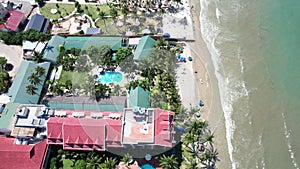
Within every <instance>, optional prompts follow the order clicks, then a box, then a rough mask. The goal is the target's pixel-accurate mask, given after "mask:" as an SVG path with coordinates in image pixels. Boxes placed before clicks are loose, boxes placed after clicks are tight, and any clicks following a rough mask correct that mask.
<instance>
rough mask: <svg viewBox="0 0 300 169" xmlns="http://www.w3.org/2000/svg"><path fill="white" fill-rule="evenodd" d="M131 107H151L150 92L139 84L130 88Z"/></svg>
mask: <svg viewBox="0 0 300 169" xmlns="http://www.w3.org/2000/svg"><path fill="white" fill-rule="evenodd" d="M129 107H131V108H133V107H144V108H149V107H150V92H149V91H148V90H146V89H143V88H142V87H140V86H137V87H136V88H135V89H131V90H130V95H129Z"/></svg>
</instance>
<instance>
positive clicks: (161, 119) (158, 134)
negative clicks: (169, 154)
mask: <svg viewBox="0 0 300 169" xmlns="http://www.w3.org/2000/svg"><path fill="white" fill-rule="evenodd" d="M170 116H174V113H173V112H169V111H165V110H161V109H156V110H155V113H154V119H155V122H154V126H155V128H154V144H156V145H161V146H167V147H172V141H173V138H172V131H171V129H172V128H171V127H170V126H171V123H170V121H169V120H170Z"/></svg>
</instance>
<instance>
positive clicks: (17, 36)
mask: <svg viewBox="0 0 300 169" xmlns="http://www.w3.org/2000/svg"><path fill="white" fill-rule="evenodd" d="M50 38H51V35H48V34H44V33H41V32H39V31H36V30H27V31H23V32H0V39H1V40H2V41H3V42H4V43H5V44H7V45H22V42H23V40H28V41H31V42H34V41H41V42H44V41H47V40H50Z"/></svg>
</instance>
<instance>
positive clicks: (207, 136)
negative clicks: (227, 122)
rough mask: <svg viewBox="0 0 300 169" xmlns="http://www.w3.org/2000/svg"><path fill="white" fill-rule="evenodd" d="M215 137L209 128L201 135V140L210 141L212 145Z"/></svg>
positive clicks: (202, 141)
mask: <svg viewBox="0 0 300 169" xmlns="http://www.w3.org/2000/svg"><path fill="white" fill-rule="evenodd" d="M213 138H214V134H213V133H211V132H210V131H209V130H208V131H207V132H205V133H204V134H203V135H202V136H201V137H200V142H201V144H204V143H209V144H210V145H212V143H213Z"/></svg>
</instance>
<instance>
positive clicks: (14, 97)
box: [8, 60, 50, 104]
mask: <svg viewBox="0 0 300 169" xmlns="http://www.w3.org/2000/svg"><path fill="white" fill-rule="evenodd" d="M38 66H39V67H42V68H44V69H45V73H46V74H45V75H43V76H41V77H39V80H40V83H39V84H38V85H36V89H37V90H36V91H35V94H32V95H31V94H28V93H27V91H26V86H28V85H30V84H31V83H30V81H29V80H28V77H29V76H30V75H32V74H33V73H34V72H35V68H37V67H38ZM49 68H50V63H49V62H43V63H35V62H33V61H25V60H24V61H22V63H21V66H20V67H19V70H18V72H17V74H16V76H15V78H14V81H13V84H12V85H11V87H10V89H9V91H8V96H10V97H11V98H10V101H11V102H13V103H21V104H37V103H39V99H40V95H41V92H42V89H43V86H44V83H45V81H46V77H47V73H48V71H49Z"/></svg>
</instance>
